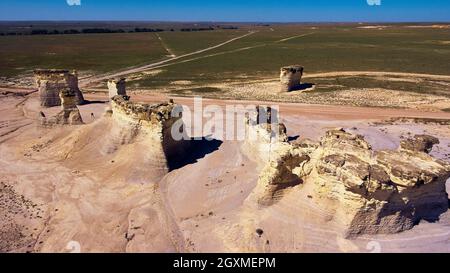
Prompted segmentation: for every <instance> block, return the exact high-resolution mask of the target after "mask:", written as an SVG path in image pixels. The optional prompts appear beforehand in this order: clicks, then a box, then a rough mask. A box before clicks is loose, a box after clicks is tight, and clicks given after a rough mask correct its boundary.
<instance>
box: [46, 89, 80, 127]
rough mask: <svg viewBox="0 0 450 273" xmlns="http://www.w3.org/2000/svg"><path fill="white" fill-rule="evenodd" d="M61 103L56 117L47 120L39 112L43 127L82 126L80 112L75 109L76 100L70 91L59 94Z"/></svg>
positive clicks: (66, 90) (73, 93)
mask: <svg viewBox="0 0 450 273" xmlns="http://www.w3.org/2000/svg"><path fill="white" fill-rule="evenodd" d="M59 97H60V102H61V112H59V113H58V114H57V115H56V116H54V117H51V118H49V119H47V118H46V117H45V114H44V113H42V112H40V113H39V118H40V120H41V124H42V125H44V126H52V125H80V124H83V119H82V118H81V114H80V111H79V109H78V107H77V102H78V98H77V96H76V94H75V92H74V91H73V90H71V89H65V90H62V91H61V92H59Z"/></svg>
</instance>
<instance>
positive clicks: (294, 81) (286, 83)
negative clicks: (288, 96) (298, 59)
mask: <svg viewBox="0 0 450 273" xmlns="http://www.w3.org/2000/svg"><path fill="white" fill-rule="evenodd" d="M302 76H303V66H301V65H290V66H285V67H282V68H281V71H280V84H281V88H280V92H289V91H293V90H297V89H299V88H300V84H301V83H300V82H301V79H302Z"/></svg>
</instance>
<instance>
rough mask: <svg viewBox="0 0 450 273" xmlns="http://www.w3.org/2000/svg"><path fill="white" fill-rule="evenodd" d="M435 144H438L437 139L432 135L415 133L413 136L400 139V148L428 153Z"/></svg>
mask: <svg viewBox="0 0 450 273" xmlns="http://www.w3.org/2000/svg"><path fill="white" fill-rule="evenodd" d="M436 144H439V139H437V138H435V137H433V136H429V135H416V136H414V138H411V139H407V140H402V141H401V143H400V148H402V149H404V150H409V151H416V152H424V153H430V152H431V150H432V149H433V146H434V145H436Z"/></svg>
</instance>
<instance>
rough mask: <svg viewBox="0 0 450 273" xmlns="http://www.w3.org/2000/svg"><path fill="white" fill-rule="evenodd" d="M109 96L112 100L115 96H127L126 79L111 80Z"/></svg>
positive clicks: (109, 82)
mask: <svg viewBox="0 0 450 273" xmlns="http://www.w3.org/2000/svg"><path fill="white" fill-rule="evenodd" d="M108 94H109V98H110V99H112V98H113V97H115V96H126V95H127V90H126V80H125V79H124V78H120V79H113V80H109V81H108Z"/></svg>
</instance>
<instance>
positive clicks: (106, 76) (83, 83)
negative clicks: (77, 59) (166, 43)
mask: <svg viewBox="0 0 450 273" xmlns="http://www.w3.org/2000/svg"><path fill="white" fill-rule="evenodd" d="M254 33H256V32H255V31H251V32H249V33H246V34H244V35H241V36H239V37H235V38H233V39H230V40H227V41H225V42H223V43H220V44H217V45H215V46H210V47H207V48H204V49H201V50H197V51H194V52H191V53H187V54H183V55H180V56H176V57H172V58H169V59H166V60H163V61H159V62H155V63H151V64H147V65H143V66H139V67H134V68H129V69H126V70H123V71H119V72H116V73H108V74H103V75H96V76H92V77H86V78H82V79H80V86H81V87H83V86H86V85H88V84H91V83H95V82H99V81H103V80H107V79H109V78H115V77H121V76H125V75H129V74H133V73H139V72H142V71H145V70H148V69H149V68H154V67H157V66H160V65H162V64H165V63H168V62H171V61H175V60H178V59H181V58H185V57H189V56H192V55H196V54H200V53H203V52H206V51H210V50H213V49H216V48H219V47H222V46H224V45H227V44H229V43H232V42H234V41H236V40H239V39H242V38H245V37H247V36H250V35H252V34H254Z"/></svg>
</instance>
